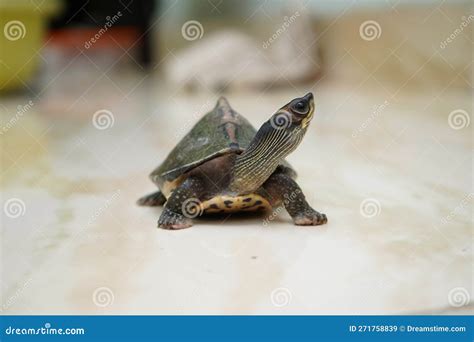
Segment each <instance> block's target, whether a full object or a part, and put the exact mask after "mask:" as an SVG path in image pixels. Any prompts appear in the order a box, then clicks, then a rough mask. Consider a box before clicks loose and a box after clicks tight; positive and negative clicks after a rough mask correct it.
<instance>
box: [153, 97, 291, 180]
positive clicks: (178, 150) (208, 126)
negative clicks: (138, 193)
mask: <svg viewBox="0 0 474 342" xmlns="http://www.w3.org/2000/svg"><path fill="white" fill-rule="evenodd" d="M256 133H257V131H256V129H255V128H254V127H253V126H252V124H251V123H250V122H249V121H248V120H247V119H246V118H244V117H243V116H242V115H240V114H239V113H237V112H236V111H234V110H233V109H232V108H231V107H230V105H229V103H228V102H227V100H226V99H225V98H224V97H221V98H219V100H218V101H217V104H216V106H215V107H214V109H213V110H212V111H210V112H209V113H207V114H206V115H204V116H203V117H202V118H201V119H200V120H199V121H198V122H197V123H196V124H195V125H194V127H193V128H192V129H191V131H190V132H189V133H188V134H187V135H186V136H185V137H183V139H182V140H181V141H180V142H179V143H178V144H177V145H176V146H175V148H174V149H173V150H172V151H171V152H170V153H169V154H168V156H167V157H166V159H165V161H164V162H163V163H162V164H161V165H160V166H158V167H157V168H156V169H155V170H154V171H153V172H152V173H151V174H150V178H151V180H152V181H153V182H154V183H155V184H157V185H158V186H159V187H160V188H161V187H162V185H163V183H165V182H170V181H173V180H175V179H176V178H178V177H179V176H181V175H182V174H184V173H186V172H187V171H189V170H191V169H193V168H195V167H197V166H199V165H201V164H203V163H205V162H206V161H208V160H211V159H213V158H216V157H218V156H222V155H224V154H227V153H241V152H242V151H243V150H245V149H246V148H247V147H248V145H249V144H250V142H251V140H252V139H253V137H254V136H255V134H256ZM283 165H284V166H286V167H289V165H288V164H287V163H286V162H285V163H283Z"/></svg>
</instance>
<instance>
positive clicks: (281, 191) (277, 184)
mask: <svg viewBox="0 0 474 342" xmlns="http://www.w3.org/2000/svg"><path fill="white" fill-rule="evenodd" d="M263 188H264V189H265V191H267V192H268V194H269V195H270V197H271V199H272V200H273V202H275V203H283V205H284V206H285V209H286V211H288V214H290V216H291V218H292V219H293V222H294V223H295V224H296V225H298V226H318V225H321V224H325V223H326V222H327V221H328V219H327V217H326V215H325V214H323V213H320V212H318V211H316V210H314V209H313V208H311V206H310V205H309V204H308V202H306V199H305V196H304V194H303V191H302V190H301V188H300V187H299V186H298V184H297V183H296V182H295V181H294V180H293V178H291V177H290V176H289V175H287V174H285V173H274V174H272V175H271V176H270V177H269V178H268V180H267V181H266V182H265V183H264V184H263Z"/></svg>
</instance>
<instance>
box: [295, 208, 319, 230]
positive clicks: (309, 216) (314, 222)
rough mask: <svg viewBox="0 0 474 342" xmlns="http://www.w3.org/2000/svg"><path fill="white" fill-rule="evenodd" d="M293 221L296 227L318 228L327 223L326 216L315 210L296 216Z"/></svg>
mask: <svg viewBox="0 0 474 342" xmlns="http://www.w3.org/2000/svg"><path fill="white" fill-rule="evenodd" d="M293 220H294V222H295V224H296V225H297V226H319V225H322V224H325V223H327V222H328V218H327V217H326V215H325V214H323V213H319V212H317V211H316V210H313V211H311V212H307V213H304V214H301V215H298V216H296V217H294V218H293Z"/></svg>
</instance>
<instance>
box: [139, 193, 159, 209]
mask: <svg viewBox="0 0 474 342" xmlns="http://www.w3.org/2000/svg"><path fill="white" fill-rule="evenodd" d="M165 202H166V197H165V196H164V195H163V193H162V192H161V191H159V190H158V191H156V192H154V193H152V194H149V195H146V196H143V197H140V198H139V199H138V201H137V204H138V205H142V206H148V207H156V206H160V205H163V204H165Z"/></svg>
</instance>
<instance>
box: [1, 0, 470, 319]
mask: <svg viewBox="0 0 474 342" xmlns="http://www.w3.org/2000/svg"><path fill="white" fill-rule="evenodd" d="M473 30H474V9H473V5H472V2H471V1H468V0H466V1H463V0H451V1H436V0H416V1H409V0H379V1H369V0H360V1H349V0H347V1H342V0H341V1H329V0H327V1H326V0H323V1H318V0H307V1H266V0H262V1H259V0H225V1H223V0H201V1H184V0H174V1H173V0H166V1H158V0H156V1H151V0H150V1H144V0H142V1H139V0H119V1H108V0H103V1H73V0H70V1H60V0H56V1H54V0H1V2H0V118H1V125H0V126H1V127H0V139H1V146H2V147H1V152H0V153H1V170H2V176H1V180H0V186H1V189H2V198H1V201H2V206H3V212H2V279H3V280H2V310H4V311H7V312H10V313H214V314H221V313H271V314H273V313H276V314H278V313H287V314H293V313H296V314H328V313H332V314H341V313H346V314H355V313H370V314H380V313H385V314H388V313H420V312H424V313H426V312H438V313H439V312H441V313H457V312H462V313H465V312H466V311H465V310H469V312H472V304H471V303H472V302H471V297H472V294H473V288H472V262H473V257H472V236H473V235H472V233H473V231H472V199H473V196H472V194H473V187H472V174H473V172H472V171H473V170H472V152H473V145H472V137H473V135H472V123H471V119H472V106H473V41H474V38H473ZM309 91H312V92H313V93H314V94H315V98H316V114H315V118H314V120H313V122H312V125H311V127H310V130H309V132H308V134H307V135H306V137H305V139H304V141H303V143H302V145H301V146H300V147H299V148H298V149H297V151H295V152H294V153H293V154H292V155H291V156H290V157H289V161H290V163H292V164H293V165H294V167H295V169H296V170H297V171H298V173H299V183H300V185H301V186H302V188H303V190H304V191H305V193H306V195H307V197H308V200H309V201H310V202H311V203H312V204H313V206H314V207H315V208H316V209H319V210H321V211H322V212H325V213H326V214H327V215H328V217H329V224H328V225H327V226H326V227H324V228H322V229H319V228H316V229H306V230H305V229H303V230H301V229H299V230H295V228H294V227H293V226H292V224H291V220H290V219H289V217H287V216H286V214H281V215H278V217H277V218H276V219H275V220H274V221H273V222H272V224H271V226H272V227H273V228H272V229H267V228H265V227H264V226H263V225H262V218H258V217H257V218H255V217H251V218H232V217H231V218H229V219H226V220H224V221H219V220H218V221H213V220H204V221H202V222H201V223H200V224H199V223H198V225H199V226H196V227H194V228H192V229H190V230H186V231H183V232H179V233H177V234H174V233H173V232H165V231H162V230H156V229H155V227H156V221H157V219H158V216H159V214H160V211H161V209H160V208H138V207H136V206H135V205H134V201H135V200H136V198H138V197H139V196H141V195H143V194H144V193H147V192H151V191H153V190H154V186H153V184H152V183H151V182H150V181H149V180H148V178H147V175H148V174H149V173H150V172H151V171H152V170H153V168H154V167H156V166H157V165H158V164H159V163H160V162H161V161H162V160H163V159H164V158H165V157H166V155H167V153H168V152H169V151H170V149H171V148H173V147H174V146H175V145H176V143H177V142H178V141H179V140H180V139H181V138H182V137H183V136H184V135H185V134H186V133H187V132H188V131H189V130H190V129H191V127H192V125H193V124H194V123H195V122H196V121H197V120H198V119H199V118H200V117H201V116H202V115H204V114H205V113H206V112H207V111H209V110H210V109H212V108H213V106H214V105H215V102H216V100H217V98H218V97H219V96H220V95H222V94H224V95H225V96H226V97H227V98H228V99H229V102H230V104H231V105H232V107H233V108H234V109H235V110H236V111H238V112H239V113H241V114H243V115H244V116H245V117H247V118H248V119H249V120H250V121H251V122H252V123H253V124H254V125H255V126H256V127H259V126H260V125H261V124H262V122H264V121H265V120H267V119H268V117H269V116H270V115H271V114H272V113H273V112H274V111H275V110H277V109H278V108H280V107H281V106H282V105H284V104H285V103H287V102H288V101H290V100H291V99H293V98H295V97H298V96H302V95H303V94H306V93H307V92H309ZM225 228H227V229H225ZM38 294H40V295H38Z"/></svg>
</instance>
